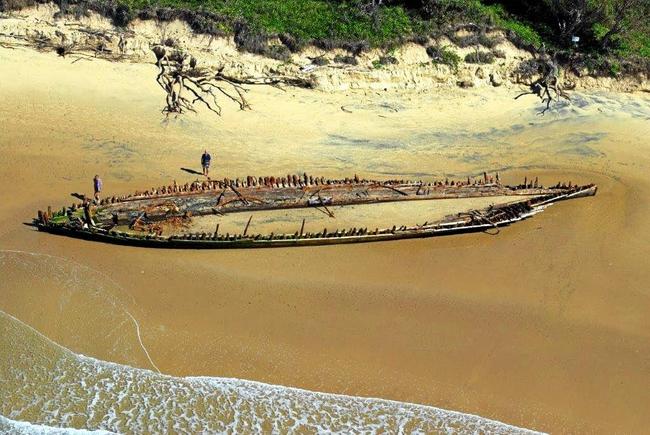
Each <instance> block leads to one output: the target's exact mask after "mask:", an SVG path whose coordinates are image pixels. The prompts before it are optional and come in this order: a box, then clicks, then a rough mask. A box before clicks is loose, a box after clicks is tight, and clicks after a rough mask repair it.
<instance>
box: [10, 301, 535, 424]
mask: <svg viewBox="0 0 650 435" xmlns="http://www.w3.org/2000/svg"><path fill="white" fill-rule="evenodd" d="M0 331H1V332H2V334H1V335H0V337H2V338H1V339H0V340H1V341H0V346H1V347H2V348H11V349H12V350H13V352H12V353H11V354H10V355H9V357H8V358H4V359H3V360H2V362H1V363H0V377H1V378H2V379H3V380H4V382H5V385H4V386H3V388H2V390H0V403H1V404H2V405H0V413H1V414H3V415H6V416H8V417H9V418H10V419H14V420H18V421H20V420H27V421H31V422H35V423H42V424H45V425H49V426H55V427H81V428H86V429H90V430H97V429H101V430H108V431H110V432H116V433H128V432H130V433H133V432H135V433H144V432H153V433H172V432H173V433H196V432H209V433H224V432H228V433H271V432H272V433H287V432H295V433H333V432H339V433H351V432H379V431H387V432H391V433H397V432H408V433H434V432H436V433H444V432H447V433H449V432H454V433H476V431H486V432H489V433H500V434H518V433H533V432H530V431H527V430H524V429H519V428H516V427H513V426H509V425H506V424H503V423H499V422H495V421H491V420H488V419H484V418H481V417H477V416H473V415H467V414H462V413H457V412H452V411H446V410H442V409H437V408H432V407H427V406H421V405H412V404H407V403H399V402H390V401H386V400H381V399H366V398H359V397H349V396H337V395H333V394H323V393H314V392H310V391H305V390H299V389H294V388H286V387H280V386H274V385H268V384H262V383H257V382H251V381H243V380H239V379H225V378H207V377H202V378H174V377H171V376H164V375H160V374H156V373H154V372H151V371H147V370H141V369H134V368H131V367H128V366H122V365H118V364H111V363H107V362H102V361H99V360H96V359H94V358H88V357H85V356H81V355H75V354H73V353H71V352H70V351H68V350H67V349H64V348H61V347H59V346H57V345H56V344H55V343H53V342H51V341H50V340H48V339H47V338H46V337H43V336H42V335H40V334H38V333H37V332H36V331H34V330H33V329H31V328H29V327H28V326H27V325H25V324H23V323H22V322H20V321H18V320H17V319H15V318H12V317H10V316H8V315H6V314H4V313H2V312H0ZM17 374H19V376H17ZM14 424H16V423H15V422H11V421H6V420H0V429H1V428H2V425H6V427H8V428H13V427H14V426H13V425H14Z"/></svg>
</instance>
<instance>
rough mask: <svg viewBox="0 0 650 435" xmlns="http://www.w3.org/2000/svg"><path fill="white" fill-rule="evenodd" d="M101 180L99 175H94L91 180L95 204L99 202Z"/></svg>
mask: <svg viewBox="0 0 650 435" xmlns="http://www.w3.org/2000/svg"><path fill="white" fill-rule="evenodd" d="M102 186H103V184H102V179H101V178H99V175H95V178H93V189H94V190H95V202H99V194H100V192H101V191H102Z"/></svg>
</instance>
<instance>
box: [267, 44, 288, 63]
mask: <svg viewBox="0 0 650 435" xmlns="http://www.w3.org/2000/svg"><path fill="white" fill-rule="evenodd" d="M263 54H265V55H266V56H268V57H270V58H271V59H276V60H281V61H283V62H286V61H288V60H289V59H291V51H290V50H289V49H288V48H287V47H285V46H284V45H279V44H275V45H270V46H269V47H267V49H266V51H265V52H264V53H263Z"/></svg>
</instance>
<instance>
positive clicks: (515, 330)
mask: <svg viewBox="0 0 650 435" xmlns="http://www.w3.org/2000/svg"><path fill="white" fill-rule="evenodd" d="M45 71H46V72H47V74H44V72H45ZM152 73H153V69H152V67H151V66H143V65H121V64H116V65H114V64H107V63H104V62H101V61H97V62H87V63H84V62H78V63H75V64H70V63H69V62H68V61H65V60H61V59H58V58H56V56H49V55H43V54H36V53H33V52H22V51H19V52H14V51H9V50H2V51H0V75H2V76H8V77H10V78H11V80H3V81H0V96H2V98H3V100H5V101H10V102H11V103H10V104H8V105H4V106H1V107H0V125H2V126H3V127H6V128H3V129H0V151H2V153H3V159H2V162H1V163H0V170H1V171H2V175H3V177H4V179H10V180H13V183H12V184H11V185H10V186H8V187H7V186H5V187H4V188H2V189H0V195H2V198H0V199H1V200H0V248H1V249H2V252H1V253H0V276H2V278H3V279H2V281H1V282H0V290H2V291H1V292H0V310H2V311H3V312H5V313H7V314H8V315H11V316H14V317H15V318H17V319H20V321H22V322H24V324H23V323H21V322H19V321H17V320H15V319H14V318H12V317H9V316H8V315H4V314H3V315H2V316H1V318H2V324H3V328H6V329H5V331H6V332H7V333H6V334H3V336H2V338H0V340H3V341H2V342H1V343H0V350H1V352H0V355H1V357H0V369H1V370H2V372H0V379H1V380H2V383H0V395H2V400H1V401H0V402H1V403H2V405H1V406H2V409H1V410H0V414H2V415H4V416H5V417H8V418H10V419H13V420H26V421H30V422H33V423H39V424H44V425H48V426H59V425H61V426H73V427H77V428H86V429H96V428H102V429H107V430H116V431H138V430H140V429H149V430H156V429H165V428H167V429H170V428H173V426H172V424H173V422H174V423H176V424H179V425H184V426H183V427H184V428H187V429H189V428H195V427H199V425H200V426H201V427H211V428H224V429H227V428H233V427H236V428H237V429H241V430H242V431H252V430H254V429H255V428H262V429H265V430H267V429H268V430H270V429H272V428H274V427H275V428H277V429H278V430H282V429H284V430H288V429H290V428H292V427H296V426H295V425H303V426H300V430H298V431H302V430H303V429H304V431H306V432H310V431H317V430H318V429H319V428H320V429H323V430H325V429H337V428H338V429H340V430H341V431H344V432H347V431H348V430H349V429H350V428H352V427H356V426H357V425H359V426H360V427H365V428H367V429H368V431H370V430H371V429H373V428H379V427H381V428H383V429H386V430H390V429H396V428H400V427H404V428H407V429H408V428H411V427H415V428H421V429H426V430H430V431H434V432H437V431H442V432H445V431H453V430H458V431H460V432H463V431H468V432H473V431H475V430H478V431H481V430H483V431H485V432H492V431H504V432H506V433H508V431H516V430H518V429H515V428H512V427H509V426H504V425H501V424H500V423H496V422H493V421H491V420H487V419H481V418H479V417H474V416H472V415H468V414H478V415H481V416H484V417H489V418H491V419H495V420H499V421H506V422H509V423H512V424H515V425H517V426H522V427H530V428H535V429H538V430H548V431H552V432H603V433H606V432H612V431H622V432H639V431H641V430H642V428H645V427H647V425H648V424H650V422H648V417H647V415H646V413H645V409H644V408H643V407H644V404H646V403H648V402H649V401H650V396H649V394H650V393H649V391H650V388H648V386H649V385H648V384H649V381H648V377H647V373H648V372H650V366H649V364H650V363H649V361H650V359H649V358H648V355H650V348H649V345H648V343H650V337H649V336H648V331H650V324H649V323H648V322H649V319H650V316H648V315H647V314H648V312H647V307H648V306H650V294H648V285H647V284H648V282H650V276H649V273H650V272H649V270H648V268H647V267H646V262H647V261H646V260H645V259H647V255H648V254H650V252H649V248H648V246H649V245H648V243H647V242H648V240H650V237H649V235H650V232H649V230H648V225H647V215H648V213H649V212H650V205H649V201H648V197H650V196H649V194H650V179H649V178H648V174H649V173H650V161H649V157H648V156H649V155H650V154H649V153H648V142H647V139H646V138H647V137H648V136H650V131H649V127H648V119H650V101H649V100H648V99H647V97H642V96H629V95H610V94H606V93H592V94H580V93H575V94H574V98H573V104H571V105H569V106H563V107H561V108H560V109H559V110H558V111H556V112H552V113H548V114H547V115H545V116H544V117H539V116H537V115H536V112H537V110H538V109H539V107H538V104H537V101H535V100H534V99H533V100H517V102H513V101H512V95H511V93H510V90H507V89H497V90H494V89H479V90H475V91H469V92H453V93H450V94H448V95H447V94H444V93H442V94H437V93H436V94H433V93H432V94H418V95H407V96H399V95H392V94H391V95H388V94H386V95H383V94H382V95H375V94H373V93H369V94H350V95H326V94H320V93H317V92H316V93H312V92H306V91H300V90H296V91H293V90H291V91H289V92H281V91H278V90H275V89H264V88H257V89H256V90H254V91H252V92H251V95H250V99H251V102H252V103H253V108H254V110H253V111H252V112H245V113H243V112H236V111H235V110H234V108H231V110H227V108H226V109H225V110H224V118H223V119H215V118H214V117H212V116H210V115H209V114H205V113H200V114H198V115H197V116H189V117H187V118H184V119H177V120H170V121H168V122H165V123H163V122H161V119H160V116H159V108H160V107H159V106H160V102H161V101H160V94H159V91H158V89H157V88H156V86H155V83H154V82H153V81H152V80H150V79H151V74H152ZM19 78H20V80H18V79H19ZM386 101H393V102H394V101H397V102H398V103H399V104H398V105H395V107H399V110H398V111H397V112H394V111H391V112H387V111H385V110H383V109H382V107H384V106H382V104H384V103H385V102H386ZM341 105H346V107H347V106H349V107H351V108H353V109H354V110H353V113H352V114H350V113H347V112H343V111H341V110H340V106H341ZM15 113H21V114H22V116H20V117H16V116H15ZM204 147H209V148H210V149H211V150H212V148H214V149H215V151H214V152H213V153H212V154H213V157H214V160H215V162H214V168H213V171H215V172H217V173H218V174H219V175H220V176H223V177H228V178H235V177H240V178H241V177H243V176H245V175H248V174H251V175H267V174H274V173H289V172H290V173H294V172H297V173H302V172H308V173H313V174H315V175H323V176H327V177H337V178H340V177H345V176H352V175H353V174H355V173H357V174H359V175H360V176H362V177H367V178H384V177H385V178H392V177H405V178H410V177H412V178H420V177H423V178H433V177H436V178H440V177H446V176H449V177H450V178H451V177H455V178H464V177H465V176H468V175H472V176H473V175H478V174H481V173H482V172H483V171H484V170H488V171H490V172H494V171H499V172H501V174H502V177H503V178H504V181H505V182H507V183H516V182H520V181H522V180H523V177H524V176H533V175H534V176H536V175H539V176H540V182H542V183H543V184H545V185H549V184H554V183H555V182H557V181H558V180H562V181H568V180H572V181H574V182H580V183H587V182H597V183H598V184H599V193H598V195H597V196H596V197H595V198H589V199H584V200H576V201H570V202H567V203H564V204H558V205H556V206H553V207H551V208H550V209H549V210H548V211H546V212H544V213H542V214H541V215H539V216H537V217H535V218H534V219H532V220H530V221H527V222H524V223H521V224H518V225H515V226H512V227H510V228H507V229H505V230H504V231H502V232H501V233H500V234H499V235H498V236H490V235H486V234H477V235H467V236H460V237H451V238H445V240H422V241H402V242H394V243H381V244H373V245H372V246H370V245H357V246H345V247H321V248H304V249H300V250H291V249H278V250H272V251H264V252H262V251H247V252H245V253H244V252H237V251H231V252H220V253H214V252H183V253H182V254H179V253H178V252H177V251H155V252H154V251H150V250H141V249H135V248H128V247H118V246H107V245H102V244H97V243H89V242H83V241H78V240H72V239H67V238H61V237H56V236H50V235H45V234H38V233H35V232H33V231H31V229H29V228H27V227H25V226H23V225H22V222H26V221H28V220H29V219H30V218H31V217H32V215H33V214H34V212H35V210H36V209H38V208H43V207H44V206H46V205H48V204H51V205H53V206H58V205H60V204H62V203H67V202H72V201H73V198H71V197H70V196H69V195H70V193H75V192H81V193H84V192H86V193H87V192H88V191H89V188H90V186H91V184H90V180H91V179H92V176H93V175H94V174H95V173H99V174H101V175H102V177H103V178H104V182H105V186H106V189H107V192H110V193H116V194H119V193H124V192H131V191H133V190H134V189H142V188H147V187H148V186H150V185H161V184H164V183H169V182H170V180H172V179H177V180H178V181H179V182H182V181H191V180H186V178H187V174H186V173H184V172H182V171H181V170H180V168H181V167H188V166H190V167H191V166H192V162H194V161H196V160H197V159H198V157H199V156H200V154H201V152H202V150H203V148H204ZM375 211H379V212H378V213H374V212H375ZM389 211H390V212H391V213H396V212H395V211H394V209H393V208H390V210H388V209H381V208H376V209H371V208H362V207H358V208H352V209H350V214H349V215H347V214H346V212H338V211H337V214H336V215H337V218H336V219H337V226H338V219H341V221H343V219H348V218H349V219H350V221H351V222H352V221H354V223H353V224H352V226H355V225H356V226H358V225H359V224H358V223H357V219H358V218H361V217H363V216H364V215H365V214H366V213H367V216H366V217H367V218H368V219H370V221H371V222H372V221H373V220H375V219H377V220H383V219H384V218H385V219H386V221H389V220H390V221H392V220H393V219H398V218H399V219H401V218H404V219H412V220H411V222H413V223H422V222H421V221H422V218H421V217H420V215H419V214H418V215H417V216H416V215H415V214H413V215H411V214H410V213H411V212H413V213H415V210H410V211H409V212H408V213H406V214H404V215H399V216H398V215H389V214H388V212H389ZM431 212H432V213H435V212H436V211H435V210H431ZM308 217H309V222H310V223H311V222H312V220H314V225H315V226H316V221H317V219H325V220H326V221H327V220H329V218H327V217H325V216H324V215H323V216H322V217H321V216H318V217H314V216H311V215H310V216H308ZM247 218H248V215H245V214H242V215H241V216H236V215H232V219H233V220H232V223H231V225H232V226H233V227H239V228H238V229H239V230H241V228H243V226H244V225H245V221H246V220H247ZM237 219H239V220H237ZM265 219H267V220H268V221H269V222H268V224H269V225H270V224H271V222H270V221H272V220H274V219H275V220H276V222H273V224H274V225H275V224H282V225H284V223H282V222H281V221H282V219H283V217H282V216H279V217H277V216H273V217H268V218H265ZM277 219H280V221H278V220H277ZM425 219H426V218H425ZM206 222H207V223H206V230H208V229H209V230H210V231H212V230H213V224H214V223H215V222H210V221H206ZM322 223H323V222H320V221H318V225H317V226H318V228H314V229H313V230H315V231H319V230H322V226H323V225H321V224H322ZM393 223H394V224H398V222H389V223H388V224H389V226H390V225H391V224H393ZM407 223H409V222H404V224H407ZM224 225H226V224H225V223H224ZM252 225H254V226H253V227H252V228H254V229H255V230H256V231H257V230H259V228H261V226H262V225H267V223H265V222H264V221H263V220H262V219H260V220H259V222H258V220H257V219H256V220H255V221H254V222H253V224H252ZM258 225H259V227H258ZM287 225H288V226H292V225H291V224H290V223H288V224H287ZM377 225H379V222H377ZM340 226H341V227H342V226H343V225H340ZM327 227H328V228H329V227H330V225H329V223H328V224H327ZM332 228H334V227H332ZM295 230H296V228H295V225H294V226H293V227H292V228H291V229H290V230H289V231H291V232H293V231H295ZM308 230H309V229H308ZM224 231H226V230H225V229H224ZM26 325H29V326H30V327H33V328H35V329H36V330H38V331H39V332H42V333H43V334H44V335H45V336H47V337H48V339H51V340H53V341H54V342H55V343H58V344H60V345H62V346H64V347H65V348H67V349H70V350H69V351H68V350H66V349H63V348H61V347H59V346H58V345H55V344H54V343H52V342H50V341H48V339H45V338H44V337H43V336H41V335H39V334H37V333H35V332H34V331H33V330H32V329H30V328H29V327H27V326H26ZM8 337H10V339H9V338H8ZM82 354H83V355H88V357H83V356H81V355H82ZM90 357H92V358H90ZM93 358H95V359H93ZM102 361H104V362H102ZM111 363H119V364H122V365H116V364H111ZM127 366H128V367H127ZM133 367H138V368H133ZM143 369H150V370H152V371H146V370H143ZM157 369H159V370H160V371H162V372H163V373H166V374H168V375H173V376H167V375H160V374H157V373H156V372H155V371H156V370H157ZM204 375H205V376H209V377H210V378H192V377H191V376H204ZM188 376H190V377H189V378H188ZM224 377H225V378H224ZM238 379H251V380H257V381H263V382H266V383H267V384H258V383H253V382H249V381H243V380H238ZM269 384H273V385H269ZM275 385H288V386H294V387H301V388H305V389H307V390H315V391H323V392H329V393H344V394H346V396H333V395H330V394H322V393H311V392H305V391H302V390H295V389H289V388H285V387H279V386H275ZM360 396H367V397H381V398H383V399H393V400H398V401H400V402H399V403H396V402H388V401H385V400H365V399H362V398H361V397H360ZM408 402H414V403H422V404H427V405H432V406H437V407H441V408H449V409H454V410H460V411H463V412H464V413H465V414H456V413H452V412H448V411H442V410H440V409H437V408H430V407H426V406H419V405H409V404H408ZM173 403H177V404H178V406H176V405H174V404H173ZM223 404H226V405H225V406H223ZM136 405H137V409H136ZM57 409H59V411H56V410H57ZM142 410H144V411H147V412H143V411H142ZM325 411H327V412H325ZM172 421H173V422H172ZM7 424H11V425H13V424H14V423H11V422H6V421H5V420H2V421H0V427H3V426H1V425H7ZM192 425H197V426H192ZM237 425H240V426H237ZM179 428H180V427H179ZM170 430H171V429H170ZM377 431H378V432H380V430H377Z"/></svg>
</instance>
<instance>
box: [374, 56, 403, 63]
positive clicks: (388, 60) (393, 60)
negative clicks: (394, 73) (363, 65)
mask: <svg viewBox="0 0 650 435" xmlns="http://www.w3.org/2000/svg"><path fill="white" fill-rule="evenodd" d="M398 63H399V61H398V60H397V58H395V57H393V56H382V57H380V58H379V65H397V64H398Z"/></svg>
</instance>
